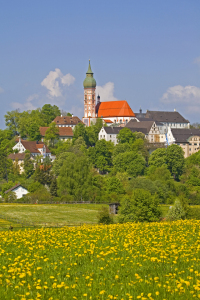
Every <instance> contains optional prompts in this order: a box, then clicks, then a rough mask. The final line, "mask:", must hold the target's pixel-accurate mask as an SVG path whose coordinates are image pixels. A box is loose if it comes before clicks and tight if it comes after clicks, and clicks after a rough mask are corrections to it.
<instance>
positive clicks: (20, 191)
mask: <svg viewBox="0 0 200 300" xmlns="http://www.w3.org/2000/svg"><path fill="white" fill-rule="evenodd" d="M9 192H13V193H15V195H16V197H17V199H20V198H22V197H23V196H25V195H26V194H28V190H27V189H26V188H24V187H23V186H21V184H20V183H19V184H16V185H15V186H13V187H12V188H10V189H9V190H7V191H6V192H5V194H8V193H9Z"/></svg>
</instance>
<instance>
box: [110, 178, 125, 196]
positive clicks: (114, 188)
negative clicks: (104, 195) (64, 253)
mask: <svg viewBox="0 0 200 300" xmlns="http://www.w3.org/2000/svg"><path fill="white" fill-rule="evenodd" d="M106 190H107V192H108V193H113V192H114V193H116V194H117V195H122V194H124V193H125V190H124V188H123V184H122V183H121V182H120V180H119V179H118V178H117V177H108V178H107V180H106Z"/></svg>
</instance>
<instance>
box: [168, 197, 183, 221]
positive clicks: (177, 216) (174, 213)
mask: <svg viewBox="0 0 200 300" xmlns="http://www.w3.org/2000/svg"><path fill="white" fill-rule="evenodd" d="M185 218H186V212H185V210H184V208H183V206H182V204H181V201H180V200H179V199H176V200H175V203H174V205H173V206H172V207H171V208H169V211H168V214H167V219H169V220H171V221H176V220H181V219H182V220H184V219H185Z"/></svg>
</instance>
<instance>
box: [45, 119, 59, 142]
mask: <svg viewBox="0 0 200 300" xmlns="http://www.w3.org/2000/svg"><path fill="white" fill-rule="evenodd" d="M44 139H45V141H46V142H47V143H48V145H50V146H51V147H54V145H55V140H58V139H59V128H58V127H57V126H56V123H55V122H52V123H51V124H50V126H49V128H48V129H47V131H46V132H45V136H44Z"/></svg>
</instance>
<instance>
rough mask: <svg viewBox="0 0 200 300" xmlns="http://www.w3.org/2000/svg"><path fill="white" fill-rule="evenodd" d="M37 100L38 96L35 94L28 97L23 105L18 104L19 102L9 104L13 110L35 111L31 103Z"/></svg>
mask: <svg viewBox="0 0 200 300" xmlns="http://www.w3.org/2000/svg"><path fill="white" fill-rule="evenodd" d="M36 99H38V95H37V94H33V95H30V96H29V97H28V98H27V99H26V101H25V103H19V102H12V103H11V106H12V108H13V109H19V110H21V111H24V110H33V109H36V107H35V106H34V105H33V104H32V101H33V100H36Z"/></svg>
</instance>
